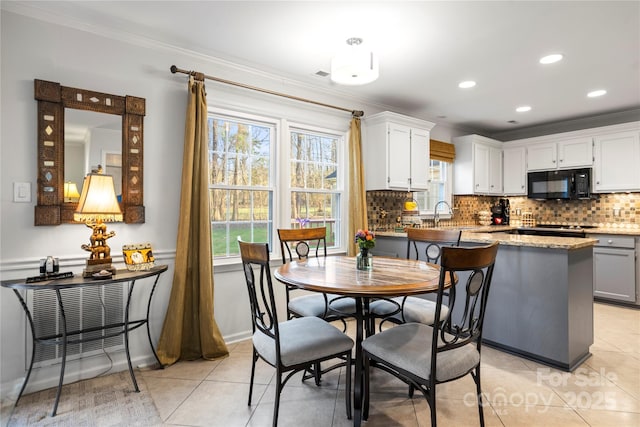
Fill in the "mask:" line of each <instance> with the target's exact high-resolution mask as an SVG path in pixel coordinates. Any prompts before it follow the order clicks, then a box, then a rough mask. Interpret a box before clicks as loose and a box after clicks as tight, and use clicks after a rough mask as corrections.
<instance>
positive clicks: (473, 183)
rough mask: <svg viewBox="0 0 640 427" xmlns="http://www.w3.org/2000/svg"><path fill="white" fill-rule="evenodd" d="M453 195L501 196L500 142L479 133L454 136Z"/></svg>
mask: <svg viewBox="0 0 640 427" xmlns="http://www.w3.org/2000/svg"><path fill="white" fill-rule="evenodd" d="M453 143H454V145H455V146H456V159H455V161H454V163H453V194H457V195H462V194H490V195H502V194H503V190H502V143H501V142H500V141H496V140H495V139H491V138H486V137H484V136H480V135H465V136H461V137H457V138H454V139H453Z"/></svg>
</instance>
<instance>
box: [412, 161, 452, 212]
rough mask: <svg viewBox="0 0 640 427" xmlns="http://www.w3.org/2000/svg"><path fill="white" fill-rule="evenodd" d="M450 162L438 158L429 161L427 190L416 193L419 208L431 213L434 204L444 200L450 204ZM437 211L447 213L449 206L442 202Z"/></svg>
mask: <svg viewBox="0 0 640 427" xmlns="http://www.w3.org/2000/svg"><path fill="white" fill-rule="evenodd" d="M451 166H452V165H451V163H448V162H443V161H440V160H430V161H429V191H423V192H419V193H416V200H417V202H418V205H419V206H420V208H421V210H423V211H426V213H430V214H433V211H434V209H435V207H436V204H437V203H438V202H439V201H441V200H444V201H445V202H447V203H448V204H449V205H450V206H451V202H452V200H451V193H452V186H451V181H452V169H453V168H452V167H451ZM438 212H439V213H441V214H445V215H448V214H449V208H448V207H447V206H446V205H445V204H444V203H442V204H440V205H439V206H438Z"/></svg>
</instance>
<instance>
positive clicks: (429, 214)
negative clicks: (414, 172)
mask: <svg viewBox="0 0 640 427" xmlns="http://www.w3.org/2000/svg"><path fill="white" fill-rule="evenodd" d="M432 160H438V161H439V162H444V163H447V164H448V165H449V166H448V167H447V181H446V182H445V191H446V194H447V198H446V199H445V201H446V202H447V203H448V204H449V206H451V210H453V162H448V161H444V160H439V159H429V162H431V161H432ZM420 217H421V218H423V219H433V217H434V213H433V210H426V209H421V210H420ZM452 217H453V215H452V214H449V213H441V214H438V218H440V219H451V218H452Z"/></svg>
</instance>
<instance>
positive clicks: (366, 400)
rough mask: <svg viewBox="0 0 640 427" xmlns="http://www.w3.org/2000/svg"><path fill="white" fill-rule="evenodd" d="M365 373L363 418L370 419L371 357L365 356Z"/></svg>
mask: <svg viewBox="0 0 640 427" xmlns="http://www.w3.org/2000/svg"><path fill="white" fill-rule="evenodd" d="M363 368H364V369H363V371H364V372H363V373H362V374H363V375H364V381H363V390H362V396H363V399H362V400H363V402H362V419H363V420H367V419H369V391H370V384H369V381H370V379H369V370H370V363H369V358H368V357H365V358H364V366H363Z"/></svg>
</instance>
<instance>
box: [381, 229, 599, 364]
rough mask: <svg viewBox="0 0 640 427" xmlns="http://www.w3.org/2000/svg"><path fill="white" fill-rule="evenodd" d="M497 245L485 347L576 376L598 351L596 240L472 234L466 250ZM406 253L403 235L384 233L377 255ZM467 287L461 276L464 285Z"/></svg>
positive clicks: (465, 241)
mask: <svg viewBox="0 0 640 427" xmlns="http://www.w3.org/2000/svg"><path fill="white" fill-rule="evenodd" d="M496 240H497V241H498V242H500V249H499V250H498V257H497V259H496V265H495V270H494V273H493V281H492V284H491V291H490V293H489V301H488V305H487V311H486V317H485V325H484V331H483V341H484V342H485V343H487V344H489V345H491V346H494V347H497V348H500V349H503V350H506V351H509V352H512V353H516V354H519V355H522V356H523V357H526V358H528V359H532V360H535V361H537V362H540V363H543V364H546V365H550V366H553V367H556V368H559V369H563V370H566V371H572V370H574V369H575V368H577V367H578V366H579V365H580V364H581V363H582V362H583V361H584V360H585V359H586V358H587V357H589V356H590V352H589V347H590V346H591V344H593V246H594V244H595V243H596V242H597V240H595V239H589V238H586V239H585V238H571V237H546V236H545V237H543V236H522V235H512V234H507V233H490V234H489V233H474V232H469V231H465V232H463V234H462V240H461V245H462V246H474V245H478V244H488V243H490V242H492V241H496ZM406 251H407V243H406V237H403V234H402V233H388V234H387V233H377V235H376V248H375V249H374V254H375V255H376V256H400V257H405V256H406ZM374 265H375V261H374ZM465 280H466V277H460V280H459V284H458V286H460V285H463V284H464V283H465ZM458 295H460V294H458Z"/></svg>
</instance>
